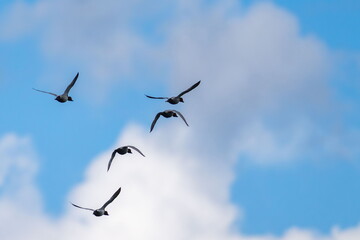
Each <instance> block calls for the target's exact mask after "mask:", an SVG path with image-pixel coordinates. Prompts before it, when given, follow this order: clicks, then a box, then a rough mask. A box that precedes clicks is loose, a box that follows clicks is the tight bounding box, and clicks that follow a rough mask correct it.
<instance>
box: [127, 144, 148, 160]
mask: <svg viewBox="0 0 360 240" xmlns="http://www.w3.org/2000/svg"><path fill="white" fill-rule="evenodd" d="M126 147H129V148H132V149H134V150H135V151H137V152H138V153H140V154H141V155H142V156H143V157H145V155H144V154H143V153H142V152H141V151H140V150H139V149H138V148H136V147H134V146H130V145H129V146H126Z"/></svg>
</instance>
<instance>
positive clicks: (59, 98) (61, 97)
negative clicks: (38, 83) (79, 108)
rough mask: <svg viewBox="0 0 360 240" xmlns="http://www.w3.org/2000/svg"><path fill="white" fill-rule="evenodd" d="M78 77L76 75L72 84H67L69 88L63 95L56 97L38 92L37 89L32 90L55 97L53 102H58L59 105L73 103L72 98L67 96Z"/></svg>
mask: <svg viewBox="0 0 360 240" xmlns="http://www.w3.org/2000/svg"><path fill="white" fill-rule="evenodd" d="M78 77H79V73H77V74H76V76H75V77H74V79H73V80H72V82H71V83H70V84H69V86H67V88H66V89H65V91H64V93H63V94H61V95H57V94H55V93H51V92H46V91H42V90H38V89H35V88H33V89H34V90H36V91H39V92H42V93H47V94H51V95H53V96H55V97H56V98H55V100H56V101H58V102H61V103H64V102H66V101H73V99H72V97H70V96H69V92H70V89H71V88H72V87H73V86H74V84H75V82H76V80H77V79H78Z"/></svg>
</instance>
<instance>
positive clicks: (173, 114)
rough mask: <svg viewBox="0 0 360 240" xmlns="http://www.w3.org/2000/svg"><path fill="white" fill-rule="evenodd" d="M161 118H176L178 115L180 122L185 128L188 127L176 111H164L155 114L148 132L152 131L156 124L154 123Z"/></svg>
mask: <svg viewBox="0 0 360 240" xmlns="http://www.w3.org/2000/svg"><path fill="white" fill-rule="evenodd" d="M160 115H161V116H163V117H165V118H169V117H178V115H179V116H180V117H181V118H182V120H184V122H185V124H186V126H189V124H188V123H187V122H186V120H185V118H184V116H183V115H182V114H181V113H180V112H179V111H176V110H165V111H163V112H159V113H158V114H156V116H155V118H154V120H153V122H152V123H151V128H150V132H151V131H152V130H153V129H154V127H155V124H156V121H157V120H158V119H159V117H160Z"/></svg>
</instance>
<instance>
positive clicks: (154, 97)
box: [145, 94, 169, 99]
mask: <svg viewBox="0 0 360 240" xmlns="http://www.w3.org/2000/svg"><path fill="white" fill-rule="evenodd" d="M145 96H147V97H148V98H152V99H169V98H168V97H152V96H149V95H146V94H145Z"/></svg>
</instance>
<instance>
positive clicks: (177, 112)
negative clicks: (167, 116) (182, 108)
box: [172, 110, 189, 126]
mask: <svg viewBox="0 0 360 240" xmlns="http://www.w3.org/2000/svg"><path fill="white" fill-rule="evenodd" d="M172 111H173V112H176V114H178V115H179V116H180V117H181V118H182V120H184V122H185V124H186V126H189V124H188V123H187V122H186V119H185V118H184V116H183V115H182V114H181V113H180V112H179V111H176V110H172Z"/></svg>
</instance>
